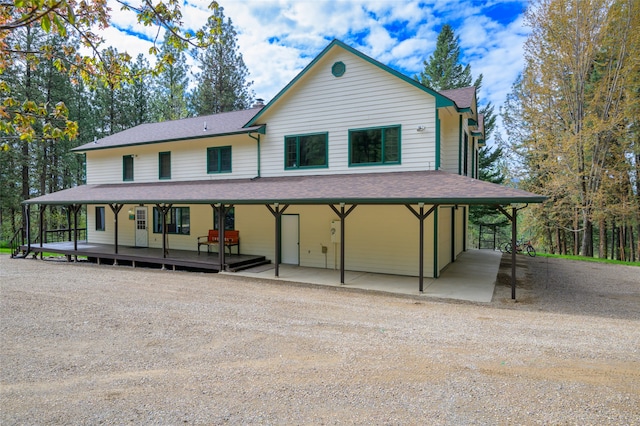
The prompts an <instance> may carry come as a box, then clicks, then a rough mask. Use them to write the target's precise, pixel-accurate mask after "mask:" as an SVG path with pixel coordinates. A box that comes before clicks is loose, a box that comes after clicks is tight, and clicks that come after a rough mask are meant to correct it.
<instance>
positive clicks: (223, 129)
mask: <svg viewBox="0 0 640 426" xmlns="http://www.w3.org/2000/svg"><path fill="white" fill-rule="evenodd" d="M260 109H261V108H252V109H247V110H242V111H233V112H223V113H220V114H213V115H205V116H201V117H193V118H184V119H182V120H172V121H163V122H160V123H146V124H140V125H139V126H136V127H132V128H130V129H127V130H124V131H122V132H118V133H115V134H113V135H110V136H107V137H105V138H102V139H98V140H97V141H95V142H89V143H87V144H84V145H81V146H79V147H77V148H74V149H73V151H79V152H84V151H90V150H94V149H105V148H115V147H119V146H129V145H143V144H147V143H158V142H165V141H175V140H185V139H197V138H205V137H213V136H221V135H229V134H234V133H248V132H254V131H256V130H258V129H259V128H260V127H261V126H252V127H246V128H245V127H243V126H244V125H245V124H246V123H248V122H249V120H251V119H252V118H253V116H254V115H256V114H257V113H258V112H259V111H260Z"/></svg>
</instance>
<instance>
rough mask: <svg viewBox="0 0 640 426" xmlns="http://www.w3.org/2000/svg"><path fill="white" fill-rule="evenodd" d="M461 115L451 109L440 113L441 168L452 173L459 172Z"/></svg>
mask: <svg viewBox="0 0 640 426" xmlns="http://www.w3.org/2000/svg"><path fill="white" fill-rule="evenodd" d="M459 120H460V115H459V114H453V113H451V111H449V110H446V111H441V113H440V124H441V128H440V151H441V154H440V155H441V161H442V162H441V164H440V169H441V170H445V171H447V172H450V173H455V174H458V171H459V164H458V159H459V155H458V153H459V152H460V138H459V135H460V132H459V128H460V121H459Z"/></svg>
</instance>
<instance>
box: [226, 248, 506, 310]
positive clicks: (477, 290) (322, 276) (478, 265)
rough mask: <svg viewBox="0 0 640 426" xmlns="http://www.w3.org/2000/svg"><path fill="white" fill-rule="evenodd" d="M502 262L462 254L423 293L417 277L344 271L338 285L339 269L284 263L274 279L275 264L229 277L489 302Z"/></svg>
mask: <svg viewBox="0 0 640 426" xmlns="http://www.w3.org/2000/svg"><path fill="white" fill-rule="evenodd" d="M501 259H502V253H501V252H499V251H494V250H468V251H466V252H463V253H461V254H460V255H459V256H458V258H457V259H456V261H455V262H453V263H450V264H449V265H447V267H446V268H444V269H443V270H442V272H441V273H440V276H439V277H438V278H425V279H424V289H423V292H420V291H419V288H418V285H417V278H416V277H412V276H406V275H405V276H403V275H389V274H376V273H371V272H359V271H349V270H347V271H345V274H344V284H341V283H340V270H334V269H324V268H309V267H301V266H296V265H285V264H281V265H280V271H279V276H277V277H276V276H274V269H275V265H264V266H258V267H255V268H249V269H245V270H242V271H239V272H237V273H233V274H231V275H241V276H245V277H251V278H261V279H269V280H275V281H285V282H298V283H306V284H313V285H321V286H331V287H340V288H352V289H360V290H366V291H378V292H385V293H394V294H407V295H415V296H427V297H437V298H445V299H456V300H467V301H471V302H482V303H489V302H491V299H492V297H493V291H494V287H495V283H496V278H497V276H498V270H499V268H500V261H501ZM223 273H227V272H223Z"/></svg>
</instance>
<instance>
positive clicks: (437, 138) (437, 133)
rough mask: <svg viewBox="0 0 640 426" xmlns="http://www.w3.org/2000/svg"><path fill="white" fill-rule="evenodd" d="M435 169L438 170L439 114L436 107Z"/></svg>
mask: <svg viewBox="0 0 640 426" xmlns="http://www.w3.org/2000/svg"><path fill="white" fill-rule="evenodd" d="M435 169H436V170H440V114H439V110H438V108H436V168H435Z"/></svg>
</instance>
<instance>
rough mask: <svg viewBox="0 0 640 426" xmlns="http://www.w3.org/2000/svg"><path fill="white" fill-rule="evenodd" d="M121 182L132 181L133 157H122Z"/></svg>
mask: <svg viewBox="0 0 640 426" xmlns="http://www.w3.org/2000/svg"><path fill="white" fill-rule="evenodd" d="M122 180H124V181H129V180H133V155H125V156H123V157H122Z"/></svg>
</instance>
